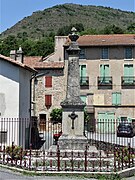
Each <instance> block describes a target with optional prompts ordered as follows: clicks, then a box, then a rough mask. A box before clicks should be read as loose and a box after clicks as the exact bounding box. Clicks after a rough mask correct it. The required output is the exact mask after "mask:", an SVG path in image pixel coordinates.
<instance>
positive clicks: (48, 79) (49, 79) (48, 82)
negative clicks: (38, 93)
mask: <svg viewBox="0 0 135 180" xmlns="http://www.w3.org/2000/svg"><path fill="white" fill-rule="evenodd" d="M45 87H47V88H48V87H52V76H45Z"/></svg>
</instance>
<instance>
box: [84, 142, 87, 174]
mask: <svg viewBox="0 0 135 180" xmlns="http://www.w3.org/2000/svg"><path fill="white" fill-rule="evenodd" d="M84 156H85V162H84V166H85V172H86V171H87V145H86V148H85V151H84Z"/></svg>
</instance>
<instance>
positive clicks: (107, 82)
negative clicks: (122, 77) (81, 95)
mask: <svg viewBox="0 0 135 180" xmlns="http://www.w3.org/2000/svg"><path fill="white" fill-rule="evenodd" d="M111 88H112V77H111V76H100V77H99V76H98V89H111Z"/></svg>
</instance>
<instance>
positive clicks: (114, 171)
mask: <svg viewBox="0 0 135 180" xmlns="http://www.w3.org/2000/svg"><path fill="white" fill-rule="evenodd" d="M114 172H116V147H114Z"/></svg>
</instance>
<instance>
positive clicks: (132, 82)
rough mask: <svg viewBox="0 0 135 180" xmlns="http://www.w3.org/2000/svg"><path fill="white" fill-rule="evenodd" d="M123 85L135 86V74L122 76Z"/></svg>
mask: <svg viewBox="0 0 135 180" xmlns="http://www.w3.org/2000/svg"><path fill="white" fill-rule="evenodd" d="M121 85H122V86H135V76H122V77H121Z"/></svg>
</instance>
